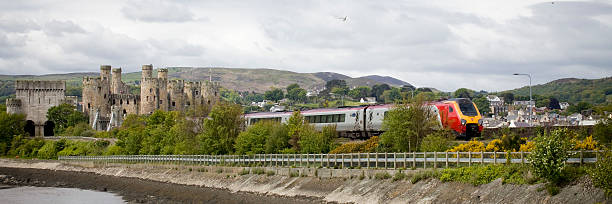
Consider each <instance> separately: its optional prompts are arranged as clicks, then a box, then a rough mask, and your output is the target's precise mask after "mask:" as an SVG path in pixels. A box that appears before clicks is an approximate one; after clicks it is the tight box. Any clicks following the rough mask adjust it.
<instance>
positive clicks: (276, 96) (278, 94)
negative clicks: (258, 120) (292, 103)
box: [264, 88, 285, 101]
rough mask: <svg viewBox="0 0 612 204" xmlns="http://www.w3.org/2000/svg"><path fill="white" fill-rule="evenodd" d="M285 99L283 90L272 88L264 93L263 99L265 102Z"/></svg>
mask: <svg viewBox="0 0 612 204" xmlns="http://www.w3.org/2000/svg"><path fill="white" fill-rule="evenodd" d="M284 97H285V95H284V93H283V90H281V89H278V88H273V89H272V90H268V91H266V93H264V98H266V100H272V101H278V100H281V99H283V98H284Z"/></svg>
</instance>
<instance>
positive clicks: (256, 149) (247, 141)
mask: <svg viewBox="0 0 612 204" xmlns="http://www.w3.org/2000/svg"><path fill="white" fill-rule="evenodd" d="M275 123H276V122H272V121H262V122H258V123H255V124H254V125H252V126H249V128H247V129H246V131H244V132H241V133H240V134H239V135H238V138H236V144H235V145H234V148H235V149H236V154H263V153H265V150H266V149H265V144H266V140H267V138H268V136H269V135H271V133H272V131H273V130H274V128H275V125H276V124H275Z"/></svg>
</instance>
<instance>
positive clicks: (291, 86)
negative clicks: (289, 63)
mask: <svg viewBox="0 0 612 204" xmlns="http://www.w3.org/2000/svg"><path fill="white" fill-rule="evenodd" d="M296 88H300V85H298V84H289V86H287V89H286V90H287V93H289V91H291V90H292V89H296Z"/></svg>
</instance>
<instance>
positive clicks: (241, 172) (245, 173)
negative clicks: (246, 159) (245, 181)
mask: <svg viewBox="0 0 612 204" xmlns="http://www.w3.org/2000/svg"><path fill="white" fill-rule="evenodd" d="M249 173H251V172H250V171H249V169H247V168H244V169H242V171H240V173H239V175H241V176H243V175H247V174H249Z"/></svg>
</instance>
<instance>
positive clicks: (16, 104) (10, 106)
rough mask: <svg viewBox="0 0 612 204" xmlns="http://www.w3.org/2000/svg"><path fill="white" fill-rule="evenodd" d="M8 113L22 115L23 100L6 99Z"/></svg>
mask: <svg viewBox="0 0 612 204" xmlns="http://www.w3.org/2000/svg"><path fill="white" fill-rule="evenodd" d="M6 112H7V113H10V114H22V113H23V110H22V106H21V100H20V99H17V98H9V99H6Z"/></svg>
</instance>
